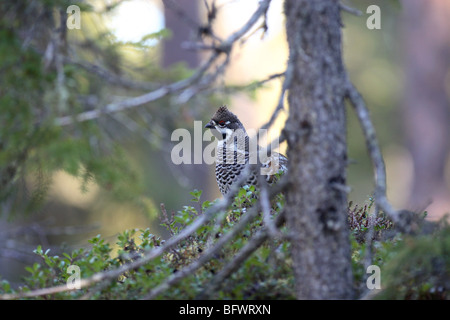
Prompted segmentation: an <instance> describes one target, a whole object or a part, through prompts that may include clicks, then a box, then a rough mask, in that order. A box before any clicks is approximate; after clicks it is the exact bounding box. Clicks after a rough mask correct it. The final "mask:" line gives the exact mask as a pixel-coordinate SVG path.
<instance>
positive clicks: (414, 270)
mask: <svg viewBox="0 0 450 320" xmlns="http://www.w3.org/2000/svg"><path fill="white" fill-rule="evenodd" d="M190 194H191V195H192V197H193V198H192V203H193V205H186V206H183V207H182V208H181V209H180V210H179V211H177V212H173V213H172V214H170V215H169V214H168V213H167V212H166V210H165V208H164V206H162V208H161V209H162V217H161V225H163V226H164V227H165V228H166V229H167V230H168V231H169V233H170V235H171V236H176V235H178V234H179V233H180V232H181V231H182V230H184V229H185V228H186V227H187V226H189V225H191V224H192V223H193V221H195V219H196V218H197V217H198V216H199V215H201V214H202V212H204V210H207V209H208V208H209V207H210V206H211V205H213V203H211V202H207V201H205V202H202V201H201V195H202V191H200V190H194V191H192V192H190ZM255 199H256V197H255V190H254V188H252V187H248V186H245V187H244V188H241V190H240V191H239V193H238V195H237V196H236V199H235V200H234V203H233V205H232V206H230V208H229V209H228V210H226V211H224V212H222V213H219V214H218V215H217V217H216V220H213V221H212V222H211V223H209V224H207V225H204V226H203V227H201V228H199V229H198V230H197V232H196V233H194V234H192V235H191V236H189V237H188V238H186V239H185V240H183V241H181V242H179V243H178V244H177V245H176V246H175V247H173V248H171V249H170V250H167V251H166V252H164V253H163V254H162V255H160V256H159V257H157V258H156V259H153V260H152V261H150V262H148V263H145V264H144V265H142V266H141V267H138V268H134V269H132V270H128V271H126V272H124V273H123V274H121V275H120V276H118V277H116V278H114V279H111V280H107V281H105V282H102V283H97V284H93V285H92V286H90V287H87V288H82V289H79V290H73V291H67V292H61V293H56V294H52V295H47V296H39V297H35V298H38V299H48V298H51V299H78V298H87V299H140V298H142V297H144V296H146V295H147V294H148V293H149V292H150V291H151V290H152V289H154V288H156V287H157V286H159V285H161V284H162V283H164V282H165V281H166V280H167V278H168V277H170V276H171V275H173V274H174V273H177V272H182V271H183V270H184V268H185V267H187V266H189V265H190V264H191V263H193V262H194V261H196V260H197V259H198V258H199V257H200V256H201V255H202V253H203V252H205V250H206V249H207V248H209V247H210V246H213V245H214V242H215V241H216V240H217V239H218V238H220V237H221V236H222V235H224V234H226V233H227V232H229V231H230V230H231V229H232V228H233V227H234V226H235V224H236V223H238V222H239V220H240V217H241V216H242V214H245V210H247V208H248V207H247V206H246V205H244V204H246V203H247V202H254V201H256V200H255ZM283 204H284V198H283V197H282V196H279V197H277V198H276V200H275V201H274V203H272V208H273V214H274V215H275V214H278V213H279V212H280V211H281V210H282V209H283ZM372 205H373V200H372V199H369V202H368V203H367V204H366V205H365V206H363V207H362V208H363V210H361V209H359V208H358V207H356V206H355V207H353V206H352V205H351V204H350V205H349V225H350V227H351V230H352V233H351V241H352V257H351V258H352V264H353V274H354V283H355V290H356V293H357V295H359V294H361V293H363V292H364V291H365V289H366V288H365V283H366V279H367V277H368V274H367V273H366V270H365V269H364V265H363V261H364V257H365V255H366V250H367V248H366V243H365V240H364V237H362V238H360V239H358V240H357V237H359V236H360V234H359V232H360V230H361V229H362V226H364V225H365V223H366V219H367V213H368V211H369V210H370V208H371V207H372ZM352 219H356V220H358V219H359V220H358V221H359V222H360V224H357V223H356V222H355V221H356V220H354V221H353V225H352V223H351V222H350V221H351V220H352ZM377 221H379V224H378V225H376V229H378V230H379V231H380V232H379V234H378V236H375V237H374V239H373V248H372V253H373V254H372V262H371V263H372V264H374V265H377V266H379V267H380V269H381V272H382V274H381V276H382V291H381V293H380V294H379V295H378V296H377V297H378V298H383V299H448V298H449V296H448V287H449V281H450V276H449V270H450V259H449V257H450V227H449V226H448V225H447V224H444V225H443V226H441V228H438V229H437V231H436V232H435V233H434V234H431V235H420V236H416V237H413V236H410V235H403V234H400V233H392V232H393V228H394V226H393V225H392V224H391V223H388V222H387V220H386V219H385V218H383V219H381V218H380V219H379V220H377ZM263 224H264V223H263V221H262V217H261V216H259V217H257V218H256V219H255V220H254V221H252V222H251V223H250V224H248V226H247V227H246V228H245V230H244V231H242V232H241V233H240V234H239V235H237V236H236V237H235V239H233V240H232V241H231V242H230V243H228V244H227V245H226V246H225V247H223V248H222V249H221V250H220V251H219V252H218V253H217V254H216V255H215V256H214V257H213V258H212V259H210V260H209V261H208V262H206V263H205V264H204V265H203V266H201V267H200V268H199V269H197V271H195V272H192V273H190V274H188V275H187V277H185V278H184V279H183V280H181V281H180V282H178V283H177V284H175V285H173V286H170V287H169V288H168V289H167V290H165V291H164V292H162V293H161V294H159V295H158V296H157V297H156V298H157V299H194V298H197V297H199V296H201V295H202V293H203V291H204V290H205V288H207V286H208V284H209V283H210V281H211V280H212V279H213V277H214V276H215V274H217V273H218V272H219V271H220V270H221V269H222V268H223V267H224V266H225V265H226V264H227V263H229V262H230V261H231V259H232V258H233V257H234V256H235V255H236V254H237V253H238V251H239V250H240V249H241V248H242V247H243V246H244V245H245V244H246V243H247V242H248V241H249V239H251V238H252V236H253V235H255V233H256V232H257V231H258V230H260V229H261V227H262V226H263ZM284 229H285V227H282V228H281V231H285V230H284ZM391 233H392V234H391ZM386 234H388V235H386ZM164 243H165V240H163V239H161V238H160V237H158V236H156V235H154V234H152V233H151V230H150V229H144V230H137V229H133V230H126V231H124V232H122V233H121V234H119V235H118V237H117V241H116V243H115V244H114V245H111V244H110V243H108V242H107V241H105V239H103V238H102V237H101V236H100V235H98V236H96V237H94V238H92V239H91V240H89V244H90V246H89V247H86V248H80V249H76V250H74V251H72V252H70V253H66V252H64V253H61V254H57V255H52V254H51V252H50V250H48V249H47V250H45V249H44V248H43V247H42V246H38V247H37V249H36V250H35V251H34V252H35V254H36V255H38V256H39V259H40V261H38V262H36V263H34V264H33V265H31V266H28V267H26V271H27V272H28V276H26V277H25V278H24V279H23V283H24V285H23V286H22V287H20V288H18V289H14V288H12V287H11V285H10V284H9V283H8V282H7V281H5V280H3V281H2V282H1V286H0V293H2V294H4V293H14V294H20V293H26V292H29V291H31V290H34V289H39V288H47V287H54V286H61V285H62V286H64V285H66V283H67V281H68V280H69V277H70V276H71V273H68V272H67V268H68V267H69V266H71V265H76V266H78V267H79V268H80V275H81V278H82V279H88V278H89V277H91V276H93V275H94V274H98V273H102V272H108V271H110V270H116V269H117V268H119V267H120V266H123V265H125V264H127V263H130V262H134V261H138V260H139V259H142V258H143V257H144V256H145V255H146V254H148V252H149V251H150V250H152V249H155V248H159V247H161V246H162V245H163V244H164ZM207 298H210V299H294V298H295V292H294V279H293V273H292V260H291V257H290V242H289V241H287V240H283V239H270V240H268V241H266V242H265V243H264V244H263V245H262V246H261V247H259V249H257V250H256V251H255V252H254V253H253V254H251V255H249V257H247V259H246V260H245V262H244V263H243V264H242V265H241V266H240V267H239V268H238V269H237V270H236V271H235V272H233V273H232V274H231V275H230V277H228V278H227V279H226V280H225V281H224V282H223V283H222V284H221V286H220V288H219V289H218V290H215V291H214V293H213V294H212V296H209V297H207Z"/></svg>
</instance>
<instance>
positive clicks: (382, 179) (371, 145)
mask: <svg viewBox="0 0 450 320" xmlns="http://www.w3.org/2000/svg"><path fill="white" fill-rule="evenodd" d="M346 91H347V93H346V96H347V97H348V98H349V100H350V102H351V104H352V106H353V108H354V109H355V112H356V115H357V117H358V120H359V123H360V125H361V128H362V130H363V134H364V137H365V140H366V145H367V150H368V152H369V155H370V158H371V160H372V165H373V167H374V174H375V202H376V203H377V204H378V207H379V208H380V209H381V210H383V211H384V212H385V213H386V214H387V215H388V216H389V217H390V218H391V219H392V220H393V221H394V223H397V224H399V225H402V224H403V223H402V221H401V220H400V215H399V212H397V211H396V210H395V209H394V208H393V207H392V206H391V204H390V203H389V201H388V200H387V196H386V167H385V164H384V160H383V156H382V154H381V150H380V146H379V145H378V140H377V138H376V134H375V128H374V127H373V124H372V121H371V119H370V114H369V110H368V109H367V107H366V104H365V102H364V99H363V98H362V96H361V94H360V93H359V92H358V90H357V89H356V88H355V87H354V86H353V84H352V83H351V81H350V80H349V79H348V80H347V88H346Z"/></svg>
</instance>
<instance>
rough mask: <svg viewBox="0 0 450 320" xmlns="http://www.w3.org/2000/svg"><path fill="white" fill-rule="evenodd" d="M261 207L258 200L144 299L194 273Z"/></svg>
mask: <svg viewBox="0 0 450 320" xmlns="http://www.w3.org/2000/svg"><path fill="white" fill-rule="evenodd" d="M285 183H286V180H280V181H279V183H278V184H276V185H275V186H274V187H273V188H272V189H271V190H270V191H271V192H270V195H271V196H274V195H275V194H278V193H279V192H280V191H281V190H282V189H283V188H284V186H285ZM260 209H261V204H260V202H257V203H256V204H255V205H254V206H253V207H251V208H250V210H248V211H247V212H246V213H245V215H243V216H242V217H241V219H240V220H239V222H238V223H237V224H236V225H235V226H234V227H233V228H232V229H231V230H230V231H229V232H228V233H226V234H225V235H223V236H221V237H220V238H219V240H218V241H217V242H216V243H215V245H214V246H213V247H210V248H208V249H207V250H206V251H205V252H204V253H203V254H202V255H201V256H200V257H199V258H198V259H197V260H195V261H194V262H192V263H191V264H190V265H188V266H187V267H184V268H183V269H181V270H179V271H178V272H177V273H174V274H173V275H171V276H170V277H169V278H167V279H166V280H165V281H164V282H163V283H161V284H160V285H159V286H157V287H156V288H154V289H152V290H151V291H150V292H149V294H148V295H146V296H145V297H144V299H153V298H154V297H156V296H157V295H159V294H160V293H162V292H163V291H165V290H167V289H168V288H170V287H171V286H172V285H175V284H176V283H178V282H179V281H181V280H182V279H184V278H186V277H188V276H189V275H191V274H193V273H194V272H195V271H196V270H197V269H199V268H200V267H202V266H203V265H204V264H205V263H206V262H208V261H209V260H210V259H211V258H213V257H214V256H215V255H216V254H217V253H218V252H219V251H220V250H221V249H222V248H223V247H224V246H225V245H226V244H227V243H229V242H230V241H231V240H232V239H234V238H235V237H236V236H237V234H239V233H240V232H241V231H242V230H244V228H245V227H246V226H247V225H248V223H250V222H251V221H252V220H253V219H254V218H255V217H256V216H257V215H258V213H259V210H260Z"/></svg>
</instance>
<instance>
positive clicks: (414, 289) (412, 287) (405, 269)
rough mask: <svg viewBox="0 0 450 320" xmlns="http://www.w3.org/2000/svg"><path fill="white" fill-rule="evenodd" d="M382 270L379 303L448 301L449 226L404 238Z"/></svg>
mask: <svg viewBox="0 0 450 320" xmlns="http://www.w3.org/2000/svg"><path fill="white" fill-rule="evenodd" d="M390 256H391V259H389V261H387V263H386V264H385V268H384V273H383V276H384V279H385V283H386V287H385V289H384V290H383V291H382V292H381V294H380V295H379V296H378V298H381V299H414V300H416V299H420V300H425V299H426V300H429V299H438V300H448V299H450V292H449V291H450V226H448V225H447V224H446V223H444V226H443V227H441V229H440V230H438V231H437V232H436V233H435V234H432V235H420V236H416V237H411V236H408V237H405V239H404V241H402V242H401V243H399V245H398V246H397V247H396V248H395V250H394V251H393V252H391V253H390Z"/></svg>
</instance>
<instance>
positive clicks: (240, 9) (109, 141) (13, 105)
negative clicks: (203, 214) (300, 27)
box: [0, 0, 450, 284]
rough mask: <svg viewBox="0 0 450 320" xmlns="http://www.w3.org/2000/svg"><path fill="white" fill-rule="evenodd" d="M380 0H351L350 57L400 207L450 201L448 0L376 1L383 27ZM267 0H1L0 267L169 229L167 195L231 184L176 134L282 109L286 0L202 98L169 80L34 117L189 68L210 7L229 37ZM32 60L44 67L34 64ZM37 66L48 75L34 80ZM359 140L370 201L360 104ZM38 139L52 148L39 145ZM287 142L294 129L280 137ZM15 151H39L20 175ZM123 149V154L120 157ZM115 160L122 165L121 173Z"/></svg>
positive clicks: (353, 172)
mask: <svg viewBox="0 0 450 320" xmlns="http://www.w3.org/2000/svg"><path fill="white" fill-rule="evenodd" d="M373 2H374V1H369V0H367V1H366V0H358V1H356V0H354V1H345V4H346V5H348V6H351V7H353V8H356V9H358V10H360V12H361V13H362V14H361V15H359V16H357V15H354V14H351V13H348V12H343V13H342V17H343V29H342V31H343V54H344V60H345V65H346V67H347V69H348V72H349V74H350V77H351V79H352V80H353V82H354V84H355V85H356V87H357V88H358V89H359V90H360V92H361V94H362V95H363V97H364V98H365V100H366V102H367V105H368V107H369V109H370V112H371V114H372V117H373V118H372V120H373V122H374V126H375V128H376V130H377V136H378V138H379V141H380V144H381V147H382V151H383V153H384V157H385V162H386V167H387V177H388V183H387V185H388V198H389V199H390V201H391V202H392V203H393V205H394V206H395V207H396V208H398V209H409V210H413V211H417V212H420V211H425V210H426V211H427V212H428V217H429V218H430V219H437V218H439V217H441V216H443V215H444V214H445V213H449V212H450V161H449V149H450V104H449V97H450V73H449V70H450V68H449V64H450V32H449V31H450V2H448V1H447V0H428V1H421V0H408V1H394V0H378V1H376V5H378V6H379V7H380V9H381V29H379V30H376V29H375V30H370V29H368V28H367V26H366V21H367V19H368V18H369V17H370V16H371V13H366V9H367V7H368V6H369V5H371V4H374V3H373ZM70 4H76V5H78V6H79V7H80V8H81V28H80V29H73V30H65V31H61V30H64V29H65V21H66V19H67V15H65V14H64V12H65V8H67V6H68V5H70ZM257 5H258V1H257V0H245V1H244V0H240V1H239V0H236V1H233V0H223V1H210V0H208V1H203V0H183V1H164V2H163V1H160V0H128V1H125V0H124V1H120V0H115V1H113V0H110V1H106V0H105V1H100V0H90V1H89V0H86V1H82V2H77V3H66V2H65V1H43V0H42V1H41V0H35V1H12V0H11V1H3V2H2V4H1V6H0V8H1V9H0V12H1V13H2V14H1V15H0V20H1V21H0V22H1V29H0V30H1V34H0V61H3V63H2V65H1V66H0V72H2V73H3V74H2V75H0V77H1V81H2V82H1V87H0V98H1V100H0V108H1V109H2V114H3V115H0V117H2V118H1V121H2V122H1V124H2V126H3V131H2V135H1V136H0V154H1V153H3V154H2V157H1V158H0V161H2V162H1V163H0V165H2V166H3V167H1V168H0V169H1V170H2V171H0V172H1V173H2V176H1V178H2V179H3V180H2V188H3V190H6V191H8V192H6V191H5V192H4V194H3V198H2V201H3V204H2V208H3V210H2V216H1V217H0V219H1V220H0V240H1V242H0V243H1V244H0V276H1V278H4V279H8V280H9V281H11V282H13V283H16V284H18V283H20V277H21V276H22V275H23V274H24V266H25V265H30V264H31V263H33V262H34V261H36V260H35V259H36V258H35V255H34V254H33V253H32V251H33V249H35V248H36V246H37V245H38V244H41V245H42V247H43V248H44V249H46V248H50V249H51V250H52V252H54V253H55V254H57V253H58V252H60V251H61V250H71V249H73V248H78V247H85V246H88V243H87V239H89V238H91V237H93V236H95V235H97V234H101V235H102V237H104V238H106V239H107V240H108V241H111V243H114V242H115V240H116V235H117V233H119V232H121V231H124V230H125V229H131V228H139V229H145V228H150V230H151V232H152V233H154V234H157V235H160V236H161V237H163V238H165V237H167V236H168V235H167V234H166V233H165V232H164V230H163V229H162V228H161V227H160V226H159V223H160V222H159V216H160V204H161V203H163V204H164V205H165V208H166V209H167V211H168V212H169V213H170V212H172V211H177V210H180V209H181V208H182V207H183V206H184V205H194V206H195V205H196V204H194V203H192V202H191V201H190V200H191V199H192V196H191V195H190V194H189V192H190V191H193V190H194V189H200V190H203V194H202V196H201V200H202V201H205V200H210V201H212V200H214V199H216V198H218V197H220V193H219V190H218V188H217V185H216V182H215V178H214V165H206V164H195V165H194V164H183V165H178V166H177V165H174V164H173V163H172V162H171V159H170V152H171V150H172V148H173V146H174V145H175V144H176V143H177V142H173V141H171V140H170V137H171V133H172V132H173V130H175V129H177V128H185V129H188V130H189V131H191V132H193V127H194V121H195V120H201V121H203V123H206V122H205V121H207V120H209V118H210V117H211V116H212V114H213V113H214V112H215V110H216V109H217V108H218V107H219V106H220V105H222V104H227V105H228V106H229V108H230V109H231V110H232V111H233V112H234V113H235V114H237V115H238V117H239V119H240V120H241V121H242V122H243V123H244V125H245V126H246V128H247V129H255V130H256V129H257V128H259V127H260V126H261V125H263V124H264V123H266V122H267V121H268V120H269V118H270V116H271V114H272V112H273V110H274V109H275V107H276V105H277V102H278V98H279V94H280V89H281V81H282V78H280V77H274V79H273V80H270V81H267V82H266V81H263V83H260V81H262V80H265V79H268V78H269V77H270V76H271V75H275V74H278V73H281V72H284V70H285V67H286V61H287V57H288V47H287V42H286V37H285V32H284V15H283V1H282V0H272V2H271V5H270V9H269V11H268V14H267V30H266V31H265V32H263V30H261V29H254V30H252V32H249V33H248V34H247V35H246V37H245V38H244V39H245V41H241V42H239V43H238V45H236V46H235V47H234V48H233V51H232V54H231V60H230V63H229V65H228V67H227V68H226V70H225V72H224V73H223V74H221V75H220V76H219V77H218V78H217V79H216V80H215V82H214V87H210V88H207V87H205V88H199V90H198V94H195V95H194V96H192V97H189V99H186V98H184V97H180V96H177V95H173V96H172V95H169V96H167V97H165V98H163V99H160V100H157V101H155V102H152V103H148V104H145V105H143V106H140V107H138V108H133V109H131V110H128V111H126V112H121V113H117V114H114V115H107V116H103V117H100V118H99V119H95V120H94V121H92V122H93V123H85V124H80V126H68V127H64V128H61V129H57V130H56V131H57V132H56V131H55V132H54V130H53V129H51V130H50V129H49V131H45V132H44V133H42V132H40V131H32V130H31V129H29V128H33V127H35V126H36V124H35V123H36V119H47V117H48V118H51V117H52V116H53V117H54V116H55V115H56V116H58V115H66V114H76V113H77V112H82V111H86V110H89V109H90V108H91V109H92V108H95V107H99V106H101V105H105V104H107V103H110V102H112V101H116V100H115V99H119V98H123V97H132V96H136V95H139V94H142V93H145V92H148V91H151V90H154V89H156V88H158V87H159V86H162V85H166V84H169V83H171V82H174V81H177V80H180V79H183V78H186V77H187V76H190V75H191V74H192V73H193V72H194V70H195V69H196V68H197V67H199V66H200V65H201V64H202V62H203V61H205V59H206V58H207V57H208V56H209V54H210V52H209V51H196V50H186V49H185V47H186V43H187V42H193V41H194V42H195V41H198V39H199V37H201V34H200V35H199V28H198V27H199V26H205V25H207V24H208V22H211V26H212V27H213V30H214V34H215V36H217V37H220V38H222V39H225V38H226V37H227V36H229V35H230V34H231V33H233V32H234V31H236V30H238V29H239V28H240V27H241V26H242V25H243V24H244V23H245V22H246V21H247V20H248V19H249V17H250V16H251V14H252V13H253V12H254V11H255V9H256V8H257ZM213 9H215V10H213ZM208 16H209V20H208ZM419 17H420V18H419ZM54 30H59V31H60V32H61V33H60V34H56V33H55V32H53V31H54ZM55 34H56V36H55ZM59 35H63V36H61V37H60V38H57V37H59ZM55 37H56V38H55ZM55 39H57V40H55ZM58 39H60V40H58ZM61 39H63V40H61ZM58 41H60V42H58ZM51 44H53V46H54V47H56V48H59V49H56V50H55V49H51V48H52V46H51ZM14 50H17V51H14ZM29 51H31V52H32V53H28V52H29ZM17 52H20V54H18V53H17ZM52 52H53V53H52ZM28 55H31V58H30V57H28ZM15 57H20V60H17V61H16V60H14V59H15ZM33 59H35V60H36V61H35V63H36V65H38V67H36V68H38V69H39V71H35V70H34V69H32V68H31V67H30V68H31V69H30V70H32V71H30V70H28V69H26V70H25V71H24V68H26V65H27V63H31V62H30V61H34V60H33ZM33 68H34V67H33ZM36 74H38V75H36ZM34 78H36V81H37V82H39V84H36V83H34V82H33V83H31V79H34ZM42 79H45V80H42ZM33 81H34V80H33ZM41 81H42V82H45V83H48V85H47V86H43V85H41V84H40V83H41ZM29 82H30V83H29ZM200 89H201V90H200ZM19 91H20V92H19ZM18 92H19V93H18ZM33 94H35V95H33ZM2 95H3V97H1V96H2ZM27 112H28V115H27V116H26V117H25V116H23V117H22V115H23V114H27ZM49 114H50V116H49ZM6 115H8V117H7V116H6ZM286 117H287V114H286V113H282V114H281V115H280V116H279V118H278V119H277V121H276V123H275V125H274V126H273V127H272V129H271V130H270V134H269V138H268V139H267V141H270V140H272V139H273V138H275V137H276V136H277V135H278V134H279V132H280V130H281V129H282V127H283V124H284V121H285V120H286ZM16 121H17V123H18V124H17V123H16ZM9 123H16V124H15V125H14V126H13V125H11V126H10V127H9ZM24 123H26V124H28V126H29V128H28V127H27V128H28V129H27V130H28V131H29V133H27V134H28V135H27V136H26V137H28V138H27V139H28V140H27V139H25V140H26V141H28V142H27V143H25V142H24V143H23V146H22V144H20V143H19V142H14V143H16V144H14V143H12V142H9V144H8V143H7V141H16V140H17V139H18V138H17V139H16V138H14V137H11V136H8V134H10V132H12V131H14V130H16V129H15V128H17V126H19V127H20V126H24V128H25V125H23V124H24ZM21 130H22V129H21ZM27 130H25V129H24V130H22V131H26V132H28V131H27ZM36 130H37V129H36ZM52 130H53V131H52ZM19 131H20V130H17V132H19ZM22 131H20V132H22ZM14 132H15V131H14ZM49 132H50V133H49ZM40 134H41V135H42V136H40ZM45 137H51V138H48V139H49V140H48V141H49V143H48V146H50V147H47V145H45V143H44V142H42V141H47V140H45V139H46V138H45ZM13 138H14V139H16V140H14V139H13ZM37 141H39V142H37ZM208 143H209V142H205V143H204V145H203V146H205V145H206V144H208ZM263 143H264V142H261V143H260V144H263ZM348 143H349V159H350V162H349V167H348V185H349V186H350V187H351V190H352V191H351V192H350V194H349V200H351V201H353V203H356V204H360V205H363V204H364V203H365V202H366V201H367V200H368V198H369V197H370V196H371V195H372V192H373V176H372V167H371V163H370V160H369V158H368V155H367V152H366V148H365V143H364V138H363V136H362V132H361V129H360V126H359V124H358V122H357V120H356V117H355V115H354V113H353V111H352V110H351V109H350V108H349V109H348ZM8 146H9V149H8ZM21 146H22V147H21ZM39 148H41V150H44V151H35V149H39ZM285 148H286V145H285V144H282V145H281V147H280V151H281V152H283V153H284V152H285V150H286V149H285ZM117 149H120V151H117ZM18 150H26V151H27V152H26V154H27V160H26V161H25V160H24V161H23V163H24V164H23V166H19V165H17V168H19V167H20V168H21V169H22V171H21V172H20V174H19V173H17V174H16V173H15V171H16V169H14V170H13V171H14V175H13V176H14V177H15V179H12V178H11V179H10V180H11V181H9V180H8V179H7V178H5V177H7V173H8V172H11V168H10V166H9V164H10V163H11V161H10V159H11V158H10V157H12V156H11V155H15V156H16V159H22V158H21V157H20V156H17V155H21V154H23V152H22V153H20V152H18ZM116 152H117V153H116ZM80 154H82V156H80ZM113 156H114V157H116V156H119V158H120V157H122V158H123V159H124V161H123V162H117V163H116V162H115V160H111V158H113ZM97 158H101V159H102V161H103V160H104V162H99V161H96V160H95V159H97ZM8 159H9V160H8ZM79 159H81V160H80V161H78V160H79ZM114 159H115V158H114ZM16 162H17V163H21V162H20V161H16ZM26 162H27V163H26ZM80 162H81V163H82V164H83V165H79V163H80ZM25 163H26V164H25ZM108 166H110V167H111V169H110V170H109V169H108V168H109V167H108ZM14 168H16V167H14ZM116 169H117V171H118V172H125V173H124V174H123V175H117V176H116V173H115V172H116ZM17 171H19V170H18V169H17ZM128 171H130V172H128ZM127 174H129V175H127ZM42 190H44V191H45V192H43V191H42ZM136 195H138V196H136ZM11 198H12V200H11ZM30 199H31V200H32V202H33V201H34V202H37V204H36V206H34V205H33V206H27V210H24V209H23V207H21V205H22V204H23V203H24V202H26V201H28V200H30ZM136 199H138V200H136ZM25 211H27V212H26V213H24V212H25ZM61 248H63V249H61Z"/></svg>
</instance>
